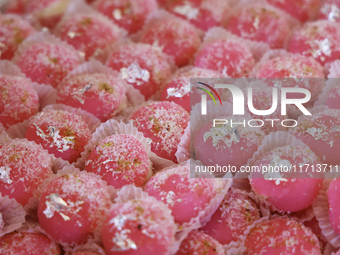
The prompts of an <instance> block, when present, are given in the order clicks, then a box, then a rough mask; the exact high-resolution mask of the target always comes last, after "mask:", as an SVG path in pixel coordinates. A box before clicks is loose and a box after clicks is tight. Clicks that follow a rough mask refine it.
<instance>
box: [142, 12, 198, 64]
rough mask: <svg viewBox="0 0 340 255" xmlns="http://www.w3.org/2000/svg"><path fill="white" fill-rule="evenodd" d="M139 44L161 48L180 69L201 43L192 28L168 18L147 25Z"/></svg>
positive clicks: (178, 20)
mask: <svg viewBox="0 0 340 255" xmlns="http://www.w3.org/2000/svg"><path fill="white" fill-rule="evenodd" d="M140 42H142V43H148V44H151V45H153V46H155V47H157V48H161V49H162V50H163V52H164V53H166V54H167V55H169V56H171V57H173V58H174V60H175V63H176V65H177V66H179V67H182V66H185V65H187V64H188V63H189V61H190V60H191V59H192V58H193V56H194V54H195V53H196V51H197V49H198V47H199V45H200V42H201V41H200V38H199V35H198V34H197V31H196V29H195V27H194V26H192V25H191V24H189V23H187V22H185V21H183V20H181V19H177V18H168V19H163V20H157V21H155V22H152V24H151V23H150V24H148V25H147V26H146V27H145V28H144V29H143V31H142V35H141V39H140Z"/></svg>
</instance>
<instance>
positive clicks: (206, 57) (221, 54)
mask: <svg viewBox="0 0 340 255" xmlns="http://www.w3.org/2000/svg"><path fill="white" fill-rule="evenodd" d="M254 65H255V60H254V57H253V55H252V53H251V52H250V50H249V49H248V47H247V46H246V45H244V44H243V43H241V42H237V41H234V40H220V41H215V42H212V43H208V44H206V45H205V46H204V47H203V48H202V49H200V50H199V51H198V52H197V55H196V57H195V62H194V66H196V67H200V68H204V69H212V70H215V71H218V72H220V73H221V74H223V75H225V76H228V77H234V78H237V77H248V74H249V72H250V71H251V70H252V68H253V67H254Z"/></svg>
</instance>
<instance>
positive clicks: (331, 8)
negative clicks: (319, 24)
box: [318, 0, 340, 22]
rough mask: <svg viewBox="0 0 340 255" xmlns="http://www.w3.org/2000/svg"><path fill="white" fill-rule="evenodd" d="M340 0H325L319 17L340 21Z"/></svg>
mask: <svg viewBox="0 0 340 255" xmlns="http://www.w3.org/2000/svg"><path fill="white" fill-rule="evenodd" d="M339 13H340V1H339V0H326V1H323V3H322V5H321V8H320V11H319V16H318V19H327V20H329V21H334V22H340V15H339Z"/></svg>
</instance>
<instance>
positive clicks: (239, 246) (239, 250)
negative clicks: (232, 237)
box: [223, 241, 247, 255]
mask: <svg viewBox="0 0 340 255" xmlns="http://www.w3.org/2000/svg"><path fill="white" fill-rule="evenodd" d="M223 248H224V250H225V253H226V255H246V254H247V251H246V247H244V245H243V242H242V241H237V242H235V241H232V242H231V243H229V244H228V245H223Z"/></svg>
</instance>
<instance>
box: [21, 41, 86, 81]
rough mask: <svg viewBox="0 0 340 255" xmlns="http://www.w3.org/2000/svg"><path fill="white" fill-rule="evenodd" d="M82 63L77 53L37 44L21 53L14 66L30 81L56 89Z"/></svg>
mask: <svg viewBox="0 0 340 255" xmlns="http://www.w3.org/2000/svg"><path fill="white" fill-rule="evenodd" d="M81 63H82V60H81V57H80V55H79V52H77V51H75V50H74V49H71V48H69V47H65V46H63V45H57V44H48V43H37V44H34V45H32V46H30V47H28V48H27V49H26V50H24V51H23V52H22V54H21V55H20V56H18V58H17V60H16V65H17V66H18V67H19V68H20V69H21V71H22V72H23V73H25V74H26V76H27V77H28V78H30V79H32V81H35V82H38V83H44V84H49V85H52V86H53V87H57V86H58V84H59V83H60V82H61V81H62V80H63V79H64V77H65V76H66V75H67V74H68V72H70V71H71V70H73V69H74V68H76V67H77V66H78V65H79V64H81Z"/></svg>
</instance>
